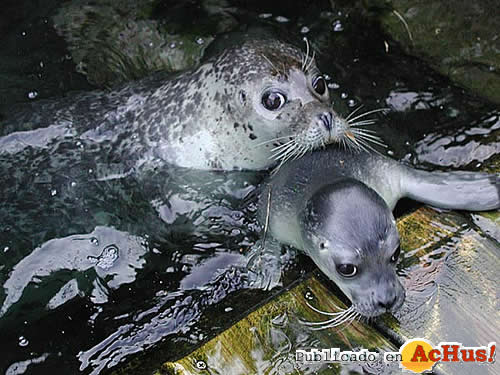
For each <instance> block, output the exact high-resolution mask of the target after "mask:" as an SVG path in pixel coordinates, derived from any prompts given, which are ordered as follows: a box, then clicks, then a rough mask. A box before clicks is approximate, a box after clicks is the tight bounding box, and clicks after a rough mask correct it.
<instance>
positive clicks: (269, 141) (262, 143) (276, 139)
mask: <svg viewBox="0 0 500 375" xmlns="http://www.w3.org/2000/svg"><path fill="white" fill-rule="evenodd" d="M291 137H293V135H286V136H284V137H277V138H273V139H270V140H268V141H264V142H260V143H257V144H256V146H262V145H266V144H268V143H273V142H277V141H279V140H280V139H286V138H291Z"/></svg>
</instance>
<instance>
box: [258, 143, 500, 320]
mask: <svg viewBox="0 0 500 375" xmlns="http://www.w3.org/2000/svg"><path fill="white" fill-rule="evenodd" d="M402 197H409V198H412V199H415V200H417V201H421V202H424V203H427V204H430V205H433V206H437V207H443V208H449V209H460V210H473V211H476V210H491V209H497V208H499V207H500V177H499V175H498V174H496V175H495V174H485V173H473V172H426V171H422V170H416V169H413V168H410V167H408V166H405V165H403V164H401V163H399V162H397V161H395V160H392V159H389V158H387V157H384V156H381V155H379V154H376V153H371V152H359V153H356V152H352V151H349V150H341V149H338V148H336V147H328V148H327V149H325V150H319V151H316V152H313V153H311V154H310V155H307V156H306V157H303V158H301V159H298V160H294V161H292V162H290V163H287V164H286V165H285V166H283V167H282V168H280V170H279V171H278V172H277V173H276V174H275V175H274V176H273V177H272V178H271V179H270V180H269V182H268V185H267V186H266V187H265V188H264V190H263V192H262V196H261V199H260V201H259V220H260V221H261V222H262V223H265V226H266V228H265V229H266V231H267V232H268V234H269V235H270V236H272V237H273V239H274V240H275V241H278V242H279V243H281V244H286V245H291V246H293V247H294V248H296V249H299V250H301V251H303V252H304V253H305V254H306V255H308V256H310V257H311V259H312V260H313V261H314V263H315V264H316V265H317V266H318V268H319V269H320V270H321V271H322V272H323V273H324V274H325V275H326V276H328V278H330V279H331V280H332V281H333V282H335V283H336V284H337V285H338V286H339V287H340V289H341V290H342V291H343V292H344V294H345V295H346V296H347V297H348V298H349V299H350V300H351V301H352V306H351V307H350V308H349V309H348V310H345V311H344V312H342V313H327V315H328V314H332V315H334V316H335V315H337V316H336V317H334V318H332V319H330V320H329V321H328V324H323V326H322V328H324V327H326V326H333V325H338V324H340V323H341V322H345V321H349V320H352V319H355V318H357V317H358V316H359V315H362V316H365V317H374V316H377V315H380V314H382V313H384V312H386V311H390V312H394V311H396V310H397V309H398V308H399V307H400V306H401V305H402V304H403V301H404V297H405V292H404V289H403V287H402V285H401V283H400V282H399V280H398V278H397V276H396V273H395V264H396V263H397V260H398V257H399V253H400V248H399V234H398V231H397V228H396V222H395V219H394V216H393V214H392V210H393V209H394V206H395V205H396V203H397V201H398V200H399V199H400V198H402ZM267 247H268V244H267V242H266V244H265V248H267ZM270 247H271V248H272V247H273V245H272V244H271V245H270ZM275 248H276V246H275ZM275 255H276V254H275ZM266 264H270V262H269V261H268V260H267V261H266ZM268 267H269V266H268ZM269 268H271V269H272V271H269V270H268V271H267V272H268V273H269V272H276V268H277V267H269ZM278 272H279V270H278ZM271 277H275V278H276V277H279V275H278V276H276V275H271ZM311 324H312V323H311Z"/></svg>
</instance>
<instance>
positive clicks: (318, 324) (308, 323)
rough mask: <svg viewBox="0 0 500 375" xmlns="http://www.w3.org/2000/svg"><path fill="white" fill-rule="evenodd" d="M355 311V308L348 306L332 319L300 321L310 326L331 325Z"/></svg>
mask: <svg viewBox="0 0 500 375" xmlns="http://www.w3.org/2000/svg"><path fill="white" fill-rule="evenodd" d="M353 311H354V310H352V309H351V308H348V309H347V310H344V311H342V312H341V313H340V314H339V315H338V316H336V317H335V318H331V319H327V320H322V321H319V322H308V321H305V320H299V321H300V323H301V324H303V325H305V326H309V327H314V326H326V325H329V324H331V323H334V322H337V321H341V320H344V319H345V318H346V316H348V315H350V314H351V313H352V312H353ZM320 328H321V327H320Z"/></svg>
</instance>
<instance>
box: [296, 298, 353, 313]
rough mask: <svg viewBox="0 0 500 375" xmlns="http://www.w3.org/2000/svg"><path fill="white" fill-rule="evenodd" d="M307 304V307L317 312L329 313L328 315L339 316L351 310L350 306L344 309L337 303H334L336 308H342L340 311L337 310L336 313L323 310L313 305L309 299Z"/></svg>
mask: <svg viewBox="0 0 500 375" xmlns="http://www.w3.org/2000/svg"><path fill="white" fill-rule="evenodd" d="M306 305H307V307H309V308H310V309H311V310H313V311H316V312H317V313H320V314H323V315H327V316H337V315H339V314H343V313H344V312H345V311H347V310H349V309H350V308H347V309H342V308H340V307H338V306H337V305H335V304H333V306H334V307H335V308H336V309H339V310H341V311H340V312H335V313H331V312H327V311H323V310H320V309H317V308H316V307H314V306H313V305H311V304H310V303H309V302H308V301H306Z"/></svg>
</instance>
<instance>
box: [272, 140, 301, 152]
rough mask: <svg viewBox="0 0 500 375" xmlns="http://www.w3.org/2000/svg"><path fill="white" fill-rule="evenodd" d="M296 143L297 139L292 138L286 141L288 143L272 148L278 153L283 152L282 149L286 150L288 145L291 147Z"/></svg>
mask: <svg viewBox="0 0 500 375" xmlns="http://www.w3.org/2000/svg"><path fill="white" fill-rule="evenodd" d="M295 143H296V142H295V139H292V140H290V141H288V142H286V143H283V144H282V145H279V146H276V147H274V148H273V149H272V150H271V152H272V153H275V154H276V153H278V152H281V150H284V149H286V148H288V147H290V146H293V145H295Z"/></svg>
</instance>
